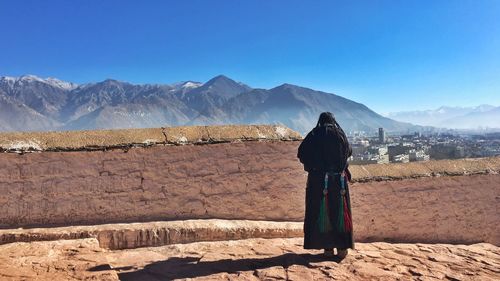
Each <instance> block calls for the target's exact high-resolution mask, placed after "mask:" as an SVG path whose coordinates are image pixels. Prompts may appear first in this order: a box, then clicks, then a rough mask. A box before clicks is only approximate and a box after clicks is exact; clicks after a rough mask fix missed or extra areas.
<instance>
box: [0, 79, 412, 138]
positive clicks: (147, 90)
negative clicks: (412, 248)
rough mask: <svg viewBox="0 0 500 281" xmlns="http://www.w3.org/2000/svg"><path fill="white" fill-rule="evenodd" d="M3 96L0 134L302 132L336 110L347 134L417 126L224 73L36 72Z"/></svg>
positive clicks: (2, 88)
mask: <svg viewBox="0 0 500 281" xmlns="http://www.w3.org/2000/svg"><path fill="white" fill-rule="evenodd" d="M19 81H21V82H19ZM0 97H2V98H3V100H4V103H3V105H2V106H3V107H4V108H7V107H9V108H11V109H10V110H5V112H10V114H9V115H7V114H3V115H0V131H10V130H15V131H30V130H84V129H118V128H134V127H137V128H144V127H158V126H180V125H215V124H219V125H222V124H255V123H269V124H284V125H286V126H288V127H290V128H292V129H294V130H296V131H299V132H301V133H306V132H307V131H308V130H310V129H311V128H312V127H313V126H315V122H316V120H317V117H318V115H319V114H320V113H321V112H323V111H331V112H333V113H334V115H335V116H336V118H337V120H338V121H339V123H340V124H341V125H342V126H343V127H344V129H345V130H346V131H366V132H375V131H376V130H377V128H378V127H384V128H386V130H387V131H397V132H406V131H412V130H421V129H422V128H421V127H417V126H414V125H412V124H408V123H402V122H397V121H394V120H391V119H390V118H387V117H384V116H381V115H380V114H378V113H376V112H374V111H373V110H371V109H370V108H368V107H367V106H365V105H364V104H362V103H358V102H355V101H352V100H349V99H347V98H345V97H342V96H339V95H336V94H332V93H327V92H322V91H316V90H313V89H310V88H305V87H301V86H297V85H293V84H289V83H284V84H282V85H279V86H276V87H274V88H271V89H254V88H252V87H250V86H248V85H246V84H244V83H242V82H237V81H235V80H233V79H231V78H229V77H227V76H225V75H217V76H215V77H213V78H212V79H210V80H208V81H207V82H205V83H200V82H194V81H190V80H187V81H184V82H178V83H173V84H132V83H129V82H126V81H119V80H115V79H106V80H104V81H101V82H95V83H85V84H76V83H71V82H65V81H62V80H58V79H56V78H45V79H44V78H39V77H37V76H34V75H25V76H21V77H1V78H0ZM7 99H9V100H10V102H7ZM12 108H16V110H13V109H12ZM35 113H38V114H39V115H38V114H35ZM23 114H24V117H22V116H21V115H23ZM40 116H43V118H42V117H40ZM21 117H22V118H21ZM38 117H40V118H38ZM23 118H24V119H23ZM37 118H38V119H39V120H35V119H37ZM16 120H24V121H22V122H20V121H16ZM42 121H43V122H42ZM30 123H33V124H36V125H30Z"/></svg>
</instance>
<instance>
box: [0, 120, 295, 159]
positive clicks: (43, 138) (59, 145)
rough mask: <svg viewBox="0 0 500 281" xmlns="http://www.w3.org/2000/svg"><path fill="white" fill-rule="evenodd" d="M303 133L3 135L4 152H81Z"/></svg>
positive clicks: (218, 129)
mask: <svg viewBox="0 0 500 281" xmlns="http://www.w3.org/2000/svg"><path fill="white" fill-rule="evenodd" d="M301 138H302V137H301V135H300V134H299V133H297V132H295V131H293V130H291V129H289V128H287V127H284V126H279V125H225V126H190V127H166V128H148V129H124V130H95V131H59V132H19V133H0V151H6V152H24V151H68V150H69V151H79V150H105V149H113V148H125V149H126V148H128V147H133V146H150V145H155V144H174V145H182V144H204V143H214V142H215V143H217V142H229V141H236V140H300V139H301Z"/></svg>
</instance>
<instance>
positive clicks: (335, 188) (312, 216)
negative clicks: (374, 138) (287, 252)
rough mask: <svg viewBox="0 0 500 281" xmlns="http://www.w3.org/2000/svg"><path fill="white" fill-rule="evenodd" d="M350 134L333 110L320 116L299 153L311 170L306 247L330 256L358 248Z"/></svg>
mask: <svg viewBox="0 0 500 281" xmlns="http://www.w3.org/2000/svg"><path fill="white" fill-rule="evenodd" d="M351 153H352V151H351V146H350V145H349V142H348V141H347V137H346V135H345V133H344V131H343V130H342V128H341V127H340V126H339V124H338V123H337V122H336V121H335V118H334V117H333V115H332V114H331V113H330V112H323V113H321V115H320V116H319V120H318V124H317V125H316V127H315V128H314V129H313V130H312V131H311V132H309V134H307V136H306V137H305V139H304V140H303V141H302V143H301V144H300V146H299V151H298V155H297V157H298V158H299V159H300V162H301V163H302V164H304V170H306V171H307V172H308V173H309V174H308V177H307V189H306V213H305V219H304V249H324V251H325V255H326V256H329V257H331V256H333V248H337V256H338V257H339V258H340V259H343V258H345V256H346V255H347V249H348V248H351V249H354V240H353V236H352V219H351V218H352V217H351V203H350V200H349V188H348V186H347V182H348V181H349V180H350V177H351V176H350V173H349V170H348V169H347V158H349V156H351Z"/></svg>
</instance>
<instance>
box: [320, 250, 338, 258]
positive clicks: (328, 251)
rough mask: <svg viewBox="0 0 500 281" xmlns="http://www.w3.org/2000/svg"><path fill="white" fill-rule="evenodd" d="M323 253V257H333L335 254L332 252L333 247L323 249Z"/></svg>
mask: <svg viewBox="0 0 500 281" xmlns="http://www.w3.org/2000/svg"><path fill="white" fill-rule="evenodd" d="M323 255H325V257H327V258H333V257H334V256H335V254H334V253H333V249H325V251H324V252H323Z"/></svg>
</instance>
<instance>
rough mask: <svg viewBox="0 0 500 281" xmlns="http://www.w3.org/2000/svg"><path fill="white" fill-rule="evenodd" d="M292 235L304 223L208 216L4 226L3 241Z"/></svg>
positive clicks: (119, 244)
mask: <svg viewBox="0 0 500 281" xmlns="http://www.w3.org/2000/svg"><path fill="white" fill-rule="evenodd" d="M291 237H302V223H300V222H271V221H248V220H239V221H236V220H216V219H207V220H185V221H168V222H146V223H127V224H104V225H92V226H67V227H52V228H32V229H4V230H0V244H6V243H14V242H31V241H55V240H62V239H65V240H68V239H83V238H97V240H98V241H99V245H100V246H101V247H102V248H107V249H133V248H138V247H147V246H162V245H168V244H177V243H191V242H200V241H223V240H235V239H247V238H291Z"/></svg>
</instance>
